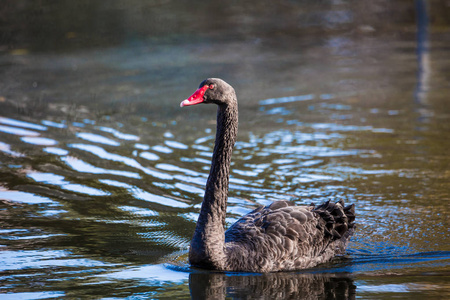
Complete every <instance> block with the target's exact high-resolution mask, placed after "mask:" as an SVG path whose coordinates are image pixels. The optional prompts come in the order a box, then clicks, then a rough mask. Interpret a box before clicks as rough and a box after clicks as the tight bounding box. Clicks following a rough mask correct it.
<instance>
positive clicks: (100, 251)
mask: <svg viewBox="0 0 450 300" xmlns="http://www.w3.org/2000/svg"><path fill="white" fill-rule="evenodd" d="M3 3H4V5H3V7H2V8H0V16H1V20H2V21H1V23H0V30H1V40H0V42H1V44H0V215H1V217H0V226H1V228H0V298H1V299H47V298H69V299H72V298H73V299H77V298H108V299H116V298H130V299H141V298H155V299H161V298H168V299H175V298H180V299H182V298H190V297H192V298H194V299H225V298H228V299H252V298H257V299H275V298H277V299H284V298H290V299H318V298H319V299H347V298H350V299H352V298H363V299H385V298H386V299H390V298H392V297H396V298H405V299H416V298H417V299H424V298H430V299H432V298H436V299H444V298H448V297H450V285H449V279H450V278H449V277H450V246H449V244H450V238H449V229H448V228H449V222H448V214H449V212H450V208H449V200H450V184H449V180H450V171H449V170H450V168H449V162H450V157H449V150H448V149H449V148H450V138H449V132H450V122H449V120H450V105H449V96H450V84H449V82H450V55H449V50H450V24H449V20H450V7H449V4H448V1H447V2H446V1H431V2H429V3H427V4H426V5H425V6H424V7H422V6H421V5H422V4H424V3H426V2H425V1H416V2H414V3H412V2H411V1H302V2H294V1H282V2H280V3H278V4H274V3H270V2H267V3H266V2H261V1H250V2H248V1H246V2H245V3H241V2H238V1H231V2H226V3H225V2H223V3H204V2H200V1H190V2H189V4H188V2H186V4H183V3H184V2H183V3H178V2H175V1H127V2H125V1H107V2H100V1H95V2H94V1H71V2H69V1H56V2H55V1H4V2H3ZM206 77H221V78H223V79H225V80H226V81H228V82H229V83H231V84H232V85H233V86H234V87H235V89H236V91H237V94H238V98H239V101H240V102H239V109H240V127H239V136H238V139H239V141H238V143H237V144H236V148H235V151H234V156H233V165H232V174H231V186H230V198H229V207H228V218H227V222H228V225H229V224H231V223H232V222H234V221H235V220H237V219H238V218H239V217H240V216H241V215H243V214H245V213H247V212H249V211H250V210H252V209H254V208H255V207H257V206H258V205H261V204H263V205H266V204H268V203H270V202H271V201H273V200H276V199H287V200H290V201H293V202H295V203H297V204H309V203H311V202H314V203H320V202H322V201H325V200H328V199H332V200H337V199H344V200H345V201H346V202H350V203H355V204H356V210H357V214H358V215H357V231H356V233H355V235H354V237H353V239H352V241H351V243H350V245H349V247H348V254H347V255H346V256H344V257H339V258H336V259H335V260H334V261H332V262H330V263H328V264H325V265H321V266H318V267H316V268H314V269H309V270H304V271H299V272H288V273H273V274H245V273H243V274H240V273H232V274H223V273H214V272H206V271H202V270H195V269H191V268H190V267H189V265H188V264H187V251H188V245H189V241H190V238H191V236H192V233H193V230H194V227H195V221H196V219H197V216H198V212H199V208H200V203H201V200H202V194H203V188H204V184H205V181H206V178H207V174H208V170H209V163H210V162H209V160H210V157H211V151H212V149H213V143H214V127H215V107H212V106H206V105H204V106H196V107H189V108H183V109H181V108H179V103H180V101H181V100H183V99H185V98H186V97H187V96H189V95H190V94H191V93H192V92H193V91H194V90H195V89H196V87H197V85H198V84H199V83H200V81H201V80H203V79H204V78H206Z"/></svg>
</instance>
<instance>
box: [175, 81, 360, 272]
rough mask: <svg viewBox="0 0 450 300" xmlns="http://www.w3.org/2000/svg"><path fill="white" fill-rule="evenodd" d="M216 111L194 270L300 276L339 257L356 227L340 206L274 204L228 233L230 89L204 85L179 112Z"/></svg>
mask: <svg viewBox="0 0 450 300" xmlns="http://www.w3.org/2000/svg"><path fill="white" fill-rule="evenodd" d="M199 103H214V104H217V105H218V110H217V131H216V142H215V146H214V152H213V158H212V162H211V170H210V173H209V177H208V181H207V183H206V190H205V196H204V199H203V203H202V208H201V211H200V215H199V218H198V221H197V226H196V229H195V233H194V237H193V239H192V242H191V247H190V250H189V261H190V263H191V264H192V265H193V266H196V267H200V268H206V269H214V270H222V271H248V272H272V271H285V270H298V269H304V268H309V267H313V266H316V265H317V264H320V263H323V262H326V261H328V260H330V259H331V258H332V257H334V256H335V255H336V254H342V253H344V251H345V247H346V244H347V241H348V238H349V237H350V235H351V234H352V232H353V227H354V223H353V222H354V220H355V214H354V207H353V205H349V206H347V207H344V202H343V201H342V200H340V201H338V202H336V203H333V202H330V201H328V202H326V203H324V204H322V205H319V206H317V207H315V206H314V205H310V206H294V205H293V203H291V202H288V201H276V202H274V203H272V204H271V205H269V206H266V207H259V208H257V209H255V210H254V211H252V212H250V213H248V214H247V215H245V216H243V217H242V218H241V219H239V220H238V221H237V222H236V223H234V224H233V225H232V226H231V227H230V228H229V229H228V230H227V231H226V232H225V229H224V226H225V215H226V208H227V198H228V182H229V171H230V162H231V154H232V151H233V146H234V144H235V142H236V136H237V125H238V105H237V99H236V94H235V92H234V89H233V88H232V87H231V86H230V85H229V84H227V83H226V82H225V81H223V80H221V79H217V78H209V79H206V80H204V81H203V82H202V83H201V84H200V86H199V89H198V90H197V91H196V92H195V93H194V94H193V95H192V96H191V97H189V98H188V99H186V100H184V101H183V102H181V106H189V105H194V104H199Z"/></svg>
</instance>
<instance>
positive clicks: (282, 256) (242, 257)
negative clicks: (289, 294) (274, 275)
mask: <svg viewBox="0 0 450 300" xmlns="http://www.w3.org/2000/svg"><path fill="white" fill-rule="evenodd" d="M354 219H355V216H354V207H353V205H350V206H347V207H345V208H344V202H343V201H342V200H341V201H338V202H336V203H331V202H329V201H328V202H326V203H324V204H322V205H320V206H318V207H314V206H313V205H311V206H294V205H293V203H292V202H288V201H277V202H274V203H272V204H271V205H270V206H266V207H259V208H257V209H255V210H254V211H252V212H250V213H248V214H247V215H245V216H243V217H242V218H241V219H239V220H238V221H237V222H236V223H235V224H233V225H232V226H231V227H230V228H229V229H228V230H227V231H226V233H225V243H226V244H225V247H226V250H225V251H226V256H227V262H226V263H225V266H226V267H225V269H226V270H229V271H233V270H240V271H249V272H271V271H287V270H298V269H304V268H309V267H313V266H316V265H317V264H320V263H323V262H326V261H328V260H330V259H331V258H332V257H334V256H335V255H336V254H343V253H344V251H345V246H346V244H347V240H348V238H349V237H350V235H351V234H352V232H353V226H354V224H353V222H354Z"/></svg>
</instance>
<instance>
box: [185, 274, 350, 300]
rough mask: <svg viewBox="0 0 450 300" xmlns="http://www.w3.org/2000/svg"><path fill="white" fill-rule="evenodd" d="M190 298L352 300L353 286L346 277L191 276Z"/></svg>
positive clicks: (305, 275) (300, 275) (307, 275)
mask: <svg viewBox="0 0 450 300" xmlns="http://www.w3.org/2000/svg"><path fill="white" fill-rule="evenodd" d="M189 288H190V291H191V296H192V299H225V297H226V296H228V297H232V298H233V299H355V294H356V286H355V285H354V284H353V280H352V279H351V278H349V277H346V276H335V275H331V276H329V275H323V274H295V273H290V272H289V273H282V274H273V273H271V274H262V275H259V276H239V275H233V274H230V275H225V274H217V273H216V274H215V273H212V274H211V273H191V274H190V276H189Z"/></svg>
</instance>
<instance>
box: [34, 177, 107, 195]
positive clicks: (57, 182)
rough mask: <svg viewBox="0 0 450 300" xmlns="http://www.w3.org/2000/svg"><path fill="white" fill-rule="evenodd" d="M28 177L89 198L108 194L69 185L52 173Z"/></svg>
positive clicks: (73, 184) (86, 187)
mask: <svg viewBox="0 0 450 300" xmlns="http://www.w3.org/2000/svg"><path fill="white" fill-rule="evenodd" d="M27 176H28V177H30V178H32V179H34V180H35V181H36V182H42V183H45V184H51V185H57V186H59V187H61V188H62V189H65V190H68V191H73V192H77V193H81V194H87V195H90V196H107V195H110V193H109V192H105V191H102V190H99V189H96V188H93V187H89V186H86V185H82V184H76V183H70V182H68V181H66V180H64V176H61V175H56V174H53V173H39V172H35V173H28V174H27Z"/></svg>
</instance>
